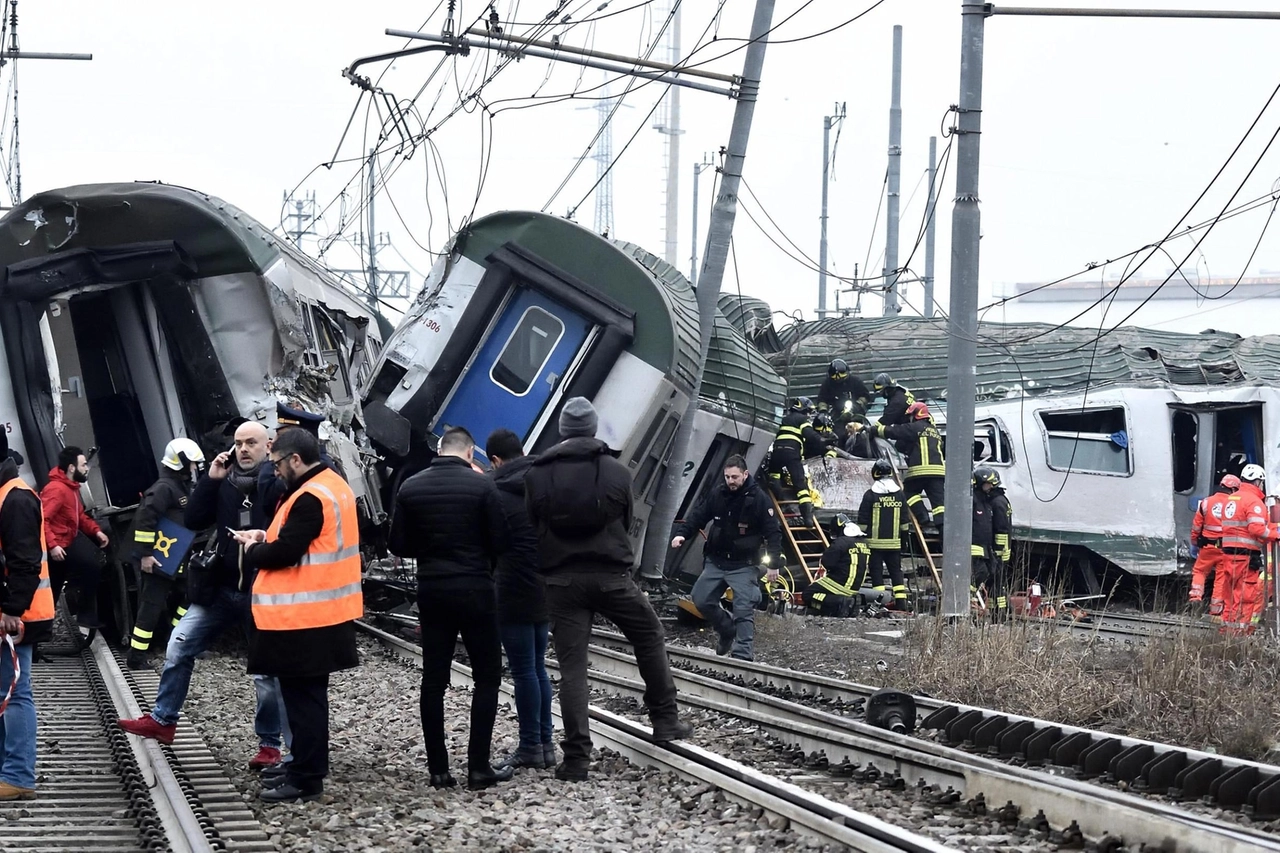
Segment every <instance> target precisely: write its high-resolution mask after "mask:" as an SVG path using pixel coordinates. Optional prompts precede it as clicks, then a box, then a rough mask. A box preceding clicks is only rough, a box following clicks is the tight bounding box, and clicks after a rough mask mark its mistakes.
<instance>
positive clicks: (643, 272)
mask: <svg viewBox="0 0 1280 853" xmlns="http://www.w3.org/2000/svg"><path fill="white" fill-rule="evenodd" d="M508 242H514V243H515V244H517V245H519V246H521V247H522V248H524V249H526V250H528V251H530V252H533V253H534V254H536V255H538V257H540V258H542V259H543V260H544V261H546V262H547V263H549V264H552V265H553V266H555V267H558V268H559V269H561V270H563V271H564V272H566V273H569V274H570V275H573V276H575V277H577V278H579V279H581V280H582V281H585V282H590V284H591V285H592V286H593V287H595V288H597V289H598V290H600V292H602V293H603V294H605V295H606V296H608V297H610V298H612V299H614V300H615V301H617V302H620V303H622V304H624V305H626V306H627V307H628V308H630V309H631V310H633V311H634V312H635V314H636V316H635V339H634V341H633V342H632V344H631V352H632V354H634V355H635V356H636V357H638V358H640V359H642V360H643V361H645V362H646V363H648V364H651V365H653V366H654V367H656V368H658V369H659V370H661V371H663V372H664V373H666V374H667V375H668V376H670V377H671V378H672V381H673V382H674V383H675V384H676V386H677V387H679V388H680V389H681V390H682V391H684V392H685V393H688V392H689V390H690V389H691V388H692V386H693V379H694V375H695V372H694V371H695V368H696V365H697V362H698V305H697V302H696V299H695V296H694V290H693V288H692V287H691V286H690V285H689V281H688V279H686V278H685V277H684V276H683V275H682V274H681V273H680V271H679V270H677V269H676V268H675V267H672V266H671V265H670V264H668V263H666V262H665V261H663V260H662V259H661V258H659V257H657V256H655V255H653V254H651V253H650V252H648V251H646V250H644V249H643V248H641V247H639V246H636V245H633V244H631V243H625V242H621V241H611V240H608V239H606V238H603V237H601V236H599V235H598V234H596V233H595V232H593V231H591V230H589V229H587V228H584V227H582V226H581V225H578V224H577V223H575V222H570V221H569V220H567V219H561V218H559V217H555V216H548V215H547V214H544V213H536V212H532V211H505V212H501V213H495V214H491V215H489V216H485V217H482V218H480V219H477V220H476V221H475V222H473V223H472V224H471V225H470V226H468V227H467V229H466V230H465V231H464V232H463V233H462V234H460V235H459V237H458V241H457V244H456V248H457V249H458V250H459V251H461V252H462V254H463V255H465V256H466V257H467V258H469V259H471V260H473V261H475V262H476V263H479V264H484V263H485V259H486V258H488V256H489V255H490V254H491V253H492V252H493V251H494V250H495V249H497V248H498V247H499V246H502V245H505V244H506V243H508ZM784 391H785V388H784V385H783V382H782V379H781V378H780V377H779V376H778V374H777V373H776V372H775V371H774V370H773V368H772V367H770V366H769V362H768V360H767V359H765V358H764V357H763V356H762V355H761V354H760V353H759V352H758V351H757V350H755V349H754V348H753V347H752V346H751V345H750V344H749V343H748V341H747V340H746V338H744V337H743V336H742V335H741V334H740V333H739V332H738V331H737V330H736V329H734V327H733V326H731V325H730V324H729V323H728V322H727V321H725V320H724V318H723V317H721V318H720V320H719V321H718V322H717V323H716V329H715V331H714V333H713V335H712V340H711V350H710V352H709V353H708V356H707V365H706V370H705V371H704V376H703V384H702V395H701V397H702V406H703V408H705V409H711V410H716V411H725V412H730V413H734V414H736V415H737V416H739V417H741V418H743V419H747V420H752V421H754V422H756V423H759V424H761V425H765V426H768V425H772V424H773V423H776V420H777V409H778V407H779V406H780V404H781V401H782V397H783V394H784Z"/></svg>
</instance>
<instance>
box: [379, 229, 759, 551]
mask: <svg viewBox="0 0 1280 853" xmlns="http://www.w3.org/2000/svg"><path fill="white" fill-rule="evenodd" d="M697 360H698V309H697V304H696V302H695V297H694V291H693V289H692V287H690V285H689V282H688V281H687V280H686V279H685V277H684V276H683V275H681V274H680V273H679V271H677V270H676V269H675V268H674V267H672V266H670V265H669V264H667V263H666V262H665V261H663V260H661V259H660V258H658V257H656V256H654V255H652V254H650V253H649V252H646V251H645V250H644V249H642V248H640V247H638V246H634V245H631V244H627V243H621V242H616V241H610V240H608V239H605V238H602V237H600V236H598V235H596V234H594V233H592V232H591V231H589V230H587V229H585V228H582V227H581V226H578V225H576V224H574V223H572V222H568V221H566V220H563V219H557V218H555V217H551V216H546V215H544V214H540V213H527V212H506V213H498V214H494V215H492V216H487V217H484V218H482V219H479V220H477V221H476V222H474V223H472V224H471V225H470V226H468V227H467V229H466V230H464V231H463V232H461V233H459V234H458V235H457V236H456V238H455V240H454V243H453V244H452V246H451V247H450V248H449V251H448V253H447V254H446V255H445V256H444V257H442V258H441V259H440V261H439V262H438V263H437V264H436V266H435V268H434V269H433V270H432V272H431V275H430V277H429V279H428V281H427V285H426V287H425V288H424V289H423V291H422V292H421V294H420V295H419V296H418V298H417V300H416V301H415V302H414V304H413V305H412V306H411V308H410V309H409V311H408V313H407V314H406V315H405V317H404V319H403V320H402V321H401V322H400V324H399V326H398V327H397V328H396V330H395V332H394V333H393V334H392V335H391V336H390V337H389V338H388V340H387V345H386V347H385V348H384V350H383V353H382V355H381V357H380V358H379V361H378V364H377V365H376V368H375V370H374V373H373V376H372V377H371V378H370V380H369V382H368V384H367V385H366V387H365V389H364V407H365V413H366V416H367V418H368V431H369V437H370V438H371V439H372V441H373V442H374V444H375V446H376V447H377V448H378V449H379V450H380V451H382V452H383V453H385V454H386V455H387V457H388V458H389V459H390V460H391V462H392V467H393V468H395V469H396V470H397V476H399V477H403V476H404V475H405V474H407V473H410V472H412V471H413V470H417V469H418V468H420V467H421V466H422V465H424V464H425V463H426V462H427V460H429V458H430V457H431V455H432V454H433V453H434V449H435V447H436V444H437V442H438V441H439V436H440V435H442V434H443V432H444V430H445V429H446V428H448V427H450V426H463V427H466V428H467V429H468V430H469V431H470V432H471V433H472V434H473V435H474V436H475V438H476V441H477V443H478V444H480V445H481V446H483V444H484V442H485V439H486V437H487V436H488V435H489V433H490V432H491V431H493V430H494V429H497V428H499V427H506V428H508V429H511V430H513V431H514V432H515V433H516V434H517V435H519V436H520V437H521V439H522V440H523V441H524V445H525V448H526V450H528V451H529V452H537V451H540V450H542V449H545V448H547V447H549V446H551V445H552V444H554V443H556V442H557V441H559V439H560V436H559V429H558V416H559V412H560V408H561V406H562V404H563V403H564V401H566V400H567V399H569V398H570V397H575V396H582V397H587V398H588V399H591V400H593V401H594V403H595V406H596V408H597V410H598V411H599V415H600V428H599V437H600V438H601V439H603V440H604V441H605V442H607V443H608V444H609V446H610V447H611V448H612V449H613V450H614V451H616V452H617V453H618V456H619V459H621V461H622V462H623V463H624V464H626V465H627V467H628V468H629V469H630V470H631V472H632V478H633V483H634V486H633V488H634V492H635V499H636V500H635V505H636V517H635V522H634V524H633V526H632V528H631V531H630V532H631V536H632V538H633V539H634V540H636V542H637V546H638V545H639V543H640V540H641V539H642V537H643V535H644V532H645V526H646V523H647V521H648V518H649V514H650V512H651V511H652V508H653V505H654V503H655V501H656V499H657V495H658V491H659V489H660V487H661V483H662V481H663V479H664V473H665V471H666V468H667V463H668V457H669V454H670V452H671V445H672V439H673V438H674V436H675V432H676V426H677V424H678V423H679V421H680V418H681V417H683V416H684V412H685V408H686V405H687V402H688V399H689V395H690V393H691V392H692V383H693V380H694V371H695V369H696V366H697ZM782 393H783V384H782V381H781V380H780V378H779V377H778V375H777V374H776V373H775V372H774V370H773V369H772V368H770V366H769V364H768V363H767V362H766V361H765V359H764V358H763V356H762V355H761V354H760V353H759V352H758V351H756V350H755V349H754V348H753V347H751V346H750V345H749V344H748V342H747V341H746V339H745V338H744V337H743V336H742V335H741V334H740V333H738V332H737V331H736V330H735V329H734V328H733V327H732V326H731V325H730V324H729V323H728V322H727V321H726V320H725V319H724V318H723V317H722V316H721V317H718V319H717V323H716V327H715V332H714V336H713V338H712V343H711V350H710V353H709V355H708V358H707V363H706V370H705V374H704V380H703V385H702V394H701V399H700V405H699V408H698V414H697V420H696V423H695V428H694V437H693V446H692V448H691V454H690V458H691V459H692V460H693V461H692V462H690V463H689V464H688V465H687V466H686V468H685V470H684V471H683V472H682V474H683V477H684V480H683V486H682V491H683V492H684V493H685V504H686V505H687V503H688V501H689V500H690V499H691V497H692V495H693V494H694V493H695V492H696V489H695V488H693V487H694V486H699V487H700V486H703V485H705V484H706V483H708V482H713V481H715V480H716V478H718V477H719V476H720V466H721V463H723V461H724V460H725V459H726V458H727V457H728V456H729V455H730V454H733V453H744V454H747V456H748V460H749V461H750V462H751V463H752V464H753V465H754V464H756V463H758V462H759V461H760V458H761V457H762V456H763V454H764V452H765V449H766V448H767V447H768V444H769V442H770V441H771V440H772V438H773V426H774V424H775V423H776V422H777V418H778V411H779V410H778V405H779V402H780V400H781V398H782ZM482 457H483V454H477V460H478V461H479V460H480V459H481V458H482ZM639 551H640V549H639V547H637V553H639Z"/></svg>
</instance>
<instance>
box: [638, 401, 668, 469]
mask: <svg viewBox="0 0 1280 853" xmlns="http://www.w3.org/2000/svg"><path fill="white" fill-rule="evenodd" d="M666 416H667V409H666V408H665V407H663V408H661V409H658V413H657V414H656V415H654V416H653V420H651V421H649V426H647V427H645V430H644V435H643V436H642V437H641V438H640V441H639V443H637V444H636V449H635V450H633V451H632V452H631V462H630V463H629V464H630V465H631V467H632V468H634V467H636V465H637V464H638V463H639V462H640V460H641V459H643V458H644V454H645V451H647V450H648V449H649V444H650V443H651V442H652V441H653V437H654V435H656V434H657V432H658V427H660V426H662V421H663V419H664V418H665V417H666Z"/></svg>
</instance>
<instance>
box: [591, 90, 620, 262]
mask: <svg viewBox="0 0 1280 853" xmlns="http://www.w3.org/2000/svg"><path fill="white" fill-rule="evenodd" d="M614 102H615V99H613V98H610V97H609V90H608V89H605V90H604V97H603V98H601V99H600V100H599V101H596V105H595V111H596V115H597V116H599V118H600V138H599V140H598V141H597V142H596V149H595V153H593V154H592V155H591V159H592V160H595V161H596V180H597V182H598V183H597V184H596V218H595V229H596V233H597V234H603V235H604V236H606V237H607V236H609V235H611V234H612V233H613V172H612V171H610V169H609V166H610V165H611V164H612V163H613V126H612V125H611V124H610V122H609V116H610V113H612V112H613V105H614Z"/></svg>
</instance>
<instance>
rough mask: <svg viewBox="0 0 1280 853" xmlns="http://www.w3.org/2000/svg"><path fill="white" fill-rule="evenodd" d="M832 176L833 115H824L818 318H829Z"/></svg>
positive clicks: (819, 225)
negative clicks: (828, 251) (829, 218)
mask: <svg viewBox="0 0 1280 853" xmlns="http://www.w3.org/2000/svg"><path fill="white" fill-rule="evenodd" d="M830 177H831V116H823V117H822V213H821V215H819V216H818V228H819V232H818V319H819V320H825V319H826V318H827V186H828V184H829V182H830Z"/></svg>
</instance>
